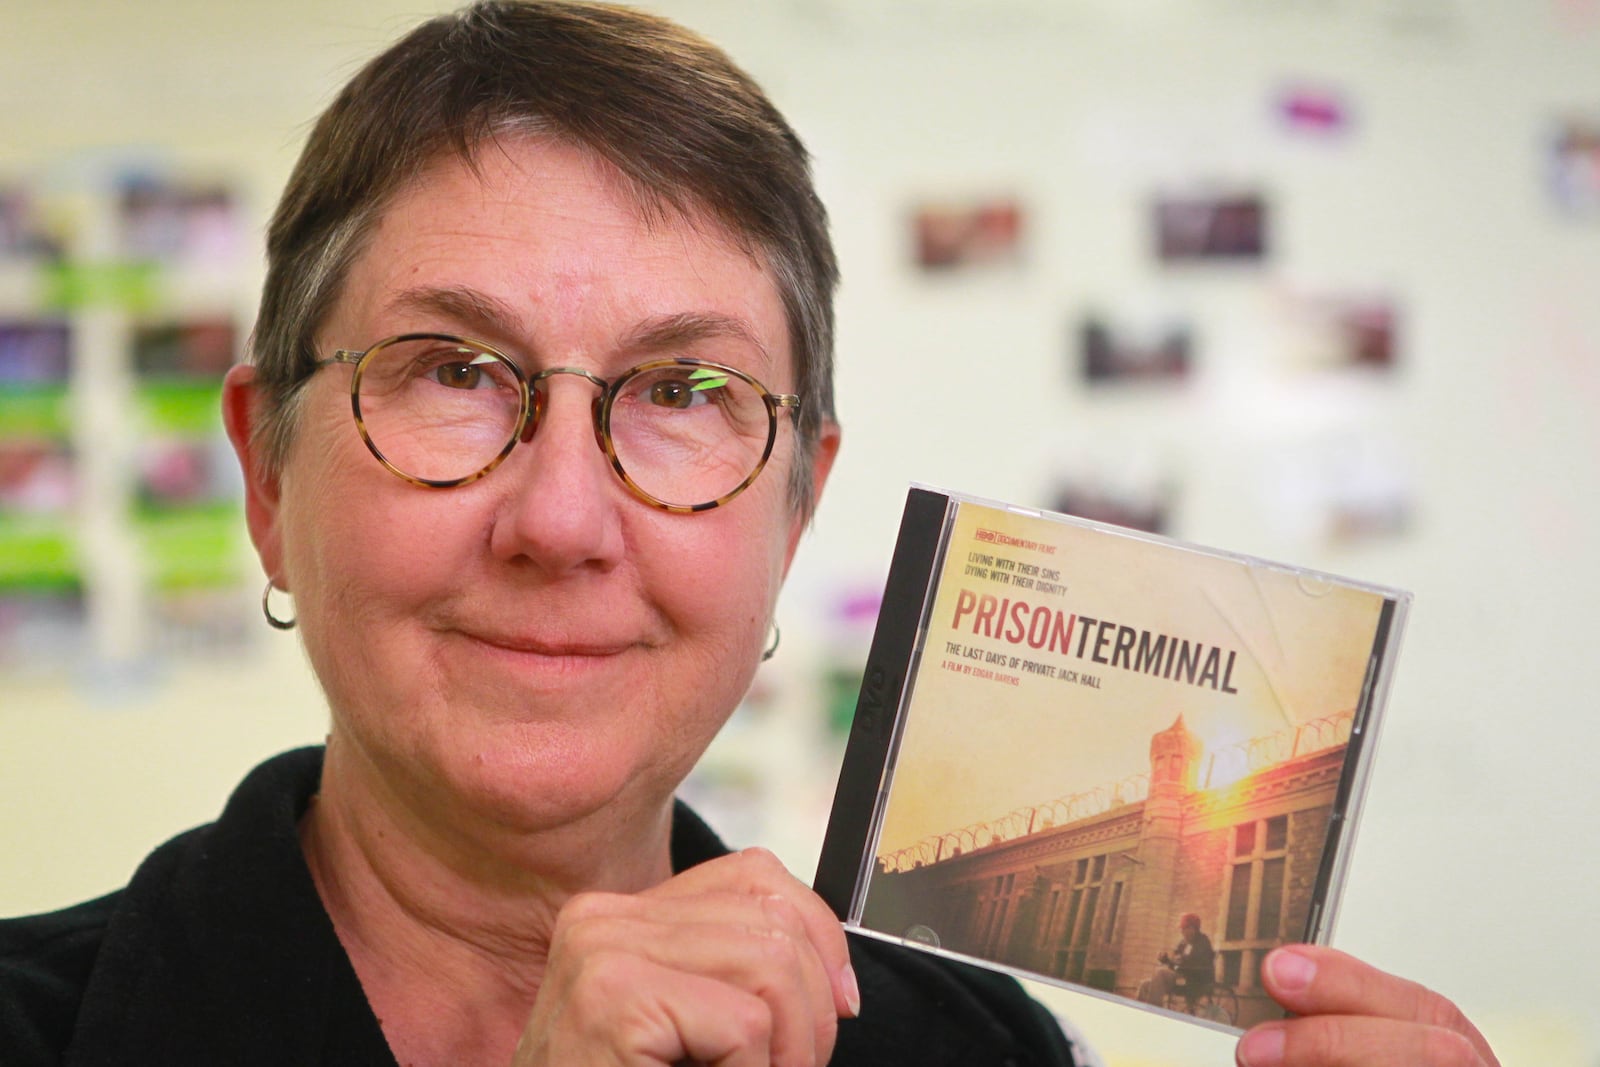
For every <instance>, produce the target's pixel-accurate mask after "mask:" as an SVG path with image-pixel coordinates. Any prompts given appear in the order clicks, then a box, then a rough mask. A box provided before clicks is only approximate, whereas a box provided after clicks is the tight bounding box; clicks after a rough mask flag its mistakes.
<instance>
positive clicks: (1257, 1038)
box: [1234, 1026, 1283, 1067]
mask: <svg viewBox="0 0 1600 1067" xmlns="http://www.w3.org/2000/svg"><path fill="white" fill-rule="evenodd" d="M1234 1059H1236V1060H1238V1061H1239V1067H1278V1065H1279V1064H1281V1063H1282V1062H1283V1027H1281V1026H1258V1027H1256V1028H1255V1029H1254V1030H1251V1031H1250V1032H1249V1033H1247V1034H1245V1035H1244V1036H1243V1037H1241V1038H1240V1039H1239V1048H1238V1050H1237V1051H1236V1052H1235V1053H1234Z"/></svg>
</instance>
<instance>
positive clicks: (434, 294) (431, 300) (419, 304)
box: [388, 286, 522, 337]
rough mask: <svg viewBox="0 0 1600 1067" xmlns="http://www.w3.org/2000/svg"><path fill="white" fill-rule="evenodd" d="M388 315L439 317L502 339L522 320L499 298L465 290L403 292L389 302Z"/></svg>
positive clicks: (514, 330)
mask: <svg viewBox="0 0 1600 1067" xmlns="http://www.w3.org/2000/svg"><path fill="white" fill-rule="evenodd" d="M388 306H389V310H390V311H416V312H426V313H429V314H434V315H442V316H444V317H445V318H448V319H452V320H454V321H456V322H458V323H460V324H461V325H463V326H465V327H468V328H469V329H471V330H478V331H483V332H487V333H491V334H494V335H496V336H501V337H509V336H515V335H516V334H517V333H518V327H519V325H520V324H521V321H522V317H521V316H520V315H518V314H517V309H516V308H514V307H512V306H511V305H510V304H507V303H506V302H505V301H503V300H501V299H499V298H498V297H494V296H490V295H489V294H488V293H485V292H482V291H481V290H478V289H469V288H466V287H464V286H452V287H449V288H437V287H433V286H418V287H417V288H414V289H402V290H401V291H400V292H398V293H396V294H395V295H394V297H393V298H391V299H390V300H389V302H388Z"/></svg>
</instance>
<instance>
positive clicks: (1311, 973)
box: [1267, 948, 1317, 993]
mask: <svg viewBox="0 0 1600 1067" xmlns="http://www.w3.org/2000/svg"><path fill="white" fill-rule="evenodd" d="M1267 974H1268V976H1269V977H1270V978H1271V979H1272V983H1273V985H1275V986H1277V987H1278V988H1279V989H1280V990H1281V991H1283V992H1285V993H1299V992H1301V991H1303V990H1305V989H1308V988H1309V987H1310V986H1311V980H1312V979H1313V978H1315V977H1316V976H1317V964H1316V961H1314V960H1312V959H1311V957H1309V956H1303V955H1301V954H1300V953H1298V952H1296V951H1295V950H1294V949H1292V948H1285V949H1279V950H1278V951H1277V952H1274V953H1273V954H1272V955H1270V956H1268V957H1267Z"/></svg>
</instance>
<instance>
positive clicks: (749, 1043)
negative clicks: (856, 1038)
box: [516, 850, 860, 1067]
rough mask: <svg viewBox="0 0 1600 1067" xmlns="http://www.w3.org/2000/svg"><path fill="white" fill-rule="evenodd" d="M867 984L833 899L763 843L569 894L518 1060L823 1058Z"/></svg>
mask: <svg viewBox="0 0 1600 1067" xmlns="http://www.w3.org/2000/svg"><path fill="white" fill-rule="evenodd" d="M859 998H860V994H859V992H858V991H857V989H856V984H855V976H854V971H853V970H852V969H851V968H850V964H849V945H848V943H847V942H846V940H845V936H844V931H843V929H842V927H841V926H840V924H839V923H838V921H837V920H836V919H835V918H834V916H833V914H832V912H830V911H829V910H828V908H827V906H826V905H825V904H823V902H822V901H821V899H820V898H818V897H817V896H816V895H815V894H814V893H812V892H811V890H810V889H809V888H807V887H806V886H804V885H802V884H801V883H800V882H799V881H797V880H796V879H795V878H794V877H793V876H792V875H790V874H789V873H788V871H786V870H785V869H784V868H783V867H782V865H781V864H780V863H779V862H778V861H777V859H776V858H775V857H774V856H772V855H771V854H770V853H768V852H765V851H762V850H751V851H749V852H745V853H740V854H737V855H730V856H725V857H722V858H719V859H716V860H712V861H711V862H709V863H705V864H701V865H700V866H698V867H695V868H692V869H691V870H689V871H686V872H684V873H683V874H680V875H677V876H675V877H673V878H671V879H669V880H667V881H666V882H663V883H662V884H660V885H658V886H654V887H652V888H650V889H648V890H645V891H644V892H640V893H636V894H617V893H585V894H580V895H578V896H575V897H573V898H572V899H571V900H569V901H568V902H567V903H566V905H565V906H564V907H563V908H562V909H561V912H560V913H559V915H558V916H557V920H556V925H555V929H554V931H553V932H552V938H551V943H550V953H549V957H548V960H547V963H546V968H545V972H544V980H543V982H542V984H541V986H540V989H539V995H538V998H537V1000H536V1001H535V1004H534V1012H533V1017H532V1018H531V1019H530V1020H529V1022H528V1026H527V1028H526V1029H525V1031H524V1035H523V1042H522V1045H521V1047H520V1048H519V1051H518V1058H517V1060H516V1062H517V1063H518V1064H519V1065H524V1064H526V1065H529V1067H531V1065H536V1064H537V1065H547V1064H548V1065H554V1064H560V1065H561V1067H572V1065H576V1064H589V1063H605V1064H608V1065H609V1064H617V1063H627V1064H652V1065H654V1064H661V1065H666V1064H677V1063H679V1062H681V1061H689V1062H694V1063H697V1064H712V1065H716V1067H743V1065H744V1064H745V1063H747V1062H749V1063H756V1064H762V1065H770V1067H818V1065H821V1064H825V1063H827V1062H828V1061H829V1059H830V1058H831V1057H832V1054H833V1048H834V1044H835V1041H836V1039H837V1037H838V1020H839V1016H840V1015H841V1014H850V1015H853V1014H855V1012H856V1011H857V1010H858V1009H859V1003H860V999H859Z"/></svg>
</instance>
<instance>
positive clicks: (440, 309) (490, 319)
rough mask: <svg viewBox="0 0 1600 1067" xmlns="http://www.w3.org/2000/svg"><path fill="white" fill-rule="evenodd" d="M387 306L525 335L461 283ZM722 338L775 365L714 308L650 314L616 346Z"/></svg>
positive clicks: (641, 347) (753, 338) (631, 348)
mask: <svg viewBox="0 0 1600 1067" xmlns="http://www.w3.org/2000/svg"><path fill="white" fill-rule="evenodd" d="M388 305H389V308H390V310H392V311H414V312H424V313H428V314H434V315H442V316H444V317H445V318H448V319H450V320H452V321H454V322H457V323H460V324H461V326H462V327H464V328H466V329H468V330H469V331H480V332H484V333H487V334H489V335H491V336H490V337H489V338H486V339H490V340H500V339H504V340H511V339H512V338H515V337H520V336H526V335H527V332H528V331H527V330H526V328H525V326H524V325H523V319H522V316H521V315H520V314H519V313H518V311H517V309H516V308H515V307H513V306H512V305H510V304H508V303H506V302H505V301H503V300H501V299H500V298H498V297H495V296H491V295H490V294H488V293H485V292H483V291H481V290H478V289H472V288H468V287H465V286H451V287H444V288H440V287H434V286H418V287H416V288H412V289H403V290H401V291H400V292H398V293H396V294H395V296H394V297H393V298H392V299H391V300H389V302H388ZM722 338H727V339H731V340H735V341H741V342H743V343H745V344H748V345H749V346H751V347H752V348H754V349H755V350H756V351H757V352H758V353H760V355H761V357H762V359H763V360H764V361H765V363H766V368H765V369H770V368H771V367H772V366H773V365H774V364H773V359H772V353H771V352H770V351H769V350H768V348H767V345H766V344H765V343H764V342H763V341H762V340H761V338H760V337H759V336H758V335H757V334H756V332H755V330H753V329H752V328H751V327H750V324H749V323H747V322H745V321H744V320H743V319H741V318H738V317H737V316H733V315H725V314H722V313H721V312H715V311H680V312H675V313H673V314H669V315H659V316H652V317H650V318H647V319H645V320H643V321H642V322H640V323H638V324H637V325H635V326H634V327H633V328H632V329H630V330H629V331H628V332H627V333H625V334H624V335H623V336H622V339H621V343H620V344H619V345H618V348H620V349H621V350H622V351H624V352H630V353H637V354H639V355H642V356H649V355H651V354H653V353H657V352H663V351H668V350H671V349H675V348H682V347H684V346H686V345H692V344H695V343H697V342H699V341H707V340H717V339H722Z"/></svg>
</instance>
